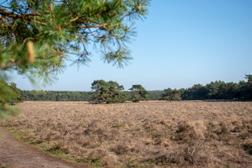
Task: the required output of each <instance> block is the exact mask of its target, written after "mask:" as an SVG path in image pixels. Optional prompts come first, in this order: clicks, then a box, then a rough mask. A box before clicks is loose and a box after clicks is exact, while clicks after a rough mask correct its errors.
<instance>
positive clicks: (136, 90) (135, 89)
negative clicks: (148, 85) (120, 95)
mask: <svg viewBox="0 0 252 168" xmlns="http://www.w3.org/2000/svg"><path fill="white" fill-rule="evenodd" d="M129 90H131V100H132V101H133V102H139V101H141V100H145V99H146V98H147V95H148V92H147V91H146V90H145V88H144V87H143V86H142V85H132V87H131V88H130V89H129Z"/></svg>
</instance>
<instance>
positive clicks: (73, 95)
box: [21, 90, 91, 101]
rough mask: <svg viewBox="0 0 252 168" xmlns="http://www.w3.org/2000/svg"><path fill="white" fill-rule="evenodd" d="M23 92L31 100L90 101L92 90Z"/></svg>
mask: <svg viewBox="0 0 252 168" xmlns="http://www.w3.org/2000/svg"><path fill="white" fill-rule="evenodd" d="M21 94H22V99H23V100H30V101H37V100H38V101H39V100H45V101H88V100H89V98H90V95H91V93H90V92H78V91H45V90H32V91H28V90H24V91H22V92H21Z"/></svg>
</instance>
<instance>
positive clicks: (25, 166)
mask: <svg viewBox="0 0 252 168" xmlns="http://www.w3.org/2000/svg"><path fill="white" fill-rule="evenodd" d="M2 167H4V168H5V167H6V168H77V166H73V165H71V164H69V163H66V162H64V161H62V160H59V159H56V158H53V157H50V156H47V155H46V154H44V153H41V152H40V151H38V150H36V149H34V148H32V147H30V146H29V145H26V144H23V143H22V142H19V141H17V140H16V139H14V138H13V137H12V136H11V135H10V134H9V133H8V132H7V131H6V130H5V129H3V128H1V127H0V168H2ZM78 168H85V167H83V166H78Z"/></svg>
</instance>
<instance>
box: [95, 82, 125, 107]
mask: <svg viewBox="0 0 252 168" xmlns="http://www.w3.org/2000/svg"><path fill="white" fill-rule="evenodd" d="M91 88H92V90H93V91H94V93H93V95H92V97H91V102H92V103H107V104H109V103H122V102H124V101H125V100H126V96H125V94H124V93H123V92H122V90H123V89H124V88H123V86H122V85H119V84H118V83H117V82H114V81H108V82H106V81H104V80H95V81H94V82H93V83H92V86H91Z"/></svg>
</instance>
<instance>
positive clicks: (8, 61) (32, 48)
mask: <svg viewBox="0 0 252 168" xmlns="http://www.w3.org/2000/svg"><path fill="white" fill-rule="evenodd" d="M148 3H149V2H148V0H127V1H126V0H4V1H0V73H6V72H7V71H11V70H15V71H17V72H18V73H19V74H25V75H28V76H29V78H30V79H32V80H33V81H34V79H41V77H43V78H44V79H46V80H48V79H49V78H51V77H54V75H55V74H57V73H58V72H60V71H61V70H62V69H63V68H64V67H65V66H66V62H67V61H68V62H69V61H72V62H73V63H81V64H86V63H87V62H88V61H89V60H90V56H91V52H90V48H92V49H93V48H96V49H97V51H95V52H96V53H97V52H99V53H100V54H101V55H102V57H103V59H104V61H105V62H107V63H112V64H114V65H118V66H119V67H122V66H123V65H124V63H126V61H127V60H129V59H130V57H129V51H128V48H127V45H126V44H127V42H128V41H129V39H130V38H131V37H132V35H134V30H133V27H134V24H135V21H136V20H138V19H140V18H143V17H144V16H146V14H147V7H148ZM38 77H39V78H38ZM3 80H4V79H3ZM46 80H45V81H46ZM1 83H2V84H1V86H2V87H1V92H0V97H1V99H2V100H1V101H2V102H8V101H10V100H9V98H8V97H9V96H10V95H5V94H8V93H10V92H11V91H10V90H11V89H10V88H8V87H7V86H5V84H4V81H1ZM5 89H6V90H5ZM3 94H4V95H3ZM11 95H12V96H14V94H12V93H11ZM3 99H6V100H3ZM1 104H2V103H1Z"/></svg>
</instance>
